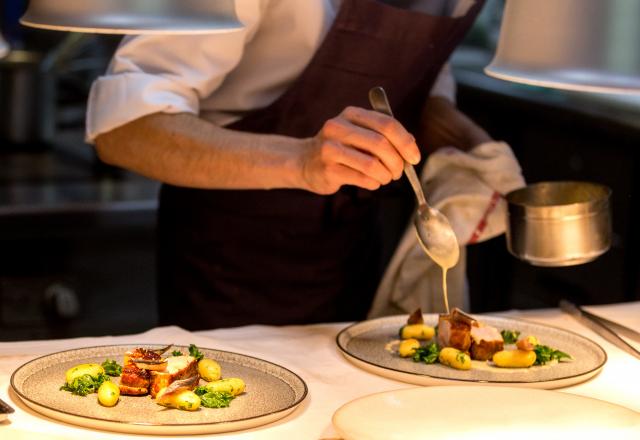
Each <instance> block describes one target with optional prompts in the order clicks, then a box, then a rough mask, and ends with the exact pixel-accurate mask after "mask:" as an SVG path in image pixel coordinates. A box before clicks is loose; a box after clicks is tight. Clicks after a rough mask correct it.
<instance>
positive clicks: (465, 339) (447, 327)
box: [438, 315, 471, 351]
mask: <svg viewBox="0 0 640 440" xmlns="http://www.w3.org/2000/svg"><path fill="white" fill-rule="evenodd" d="M438 345H440V347H453V348H457V349H458V350H461V351H467V350H469V347H470V346H471V326H470V325H469V324H467V323H466V322H462V321H454V320H453V319H452V318H451V316H450V315H440V317H439V319H438Z"/></svg>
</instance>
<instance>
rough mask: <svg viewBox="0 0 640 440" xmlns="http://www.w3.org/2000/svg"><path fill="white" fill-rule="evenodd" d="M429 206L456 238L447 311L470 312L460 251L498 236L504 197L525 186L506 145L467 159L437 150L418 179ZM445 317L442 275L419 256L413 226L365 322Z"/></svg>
mask: <svg viewBox="0 0 640 440" xmlns="http://www.w3.org/2000/svg"><path fill="white" fill-rule="evenodd" d="M420 180H421V182H422V183H423V186H424V188H425V194H426V197H427V200H428V201H429V203H430V204H431V205H433V206H435V207H436V208H437V209H439V210H440V211H441V212H442V213H443V214H444V215H445V216H447V218H448V219H449V222H450V223H451V226H452V227H453V230H454V231H455V233H456V237H457V238H458V243H459V244H460V246H461V249H460V261H459V263H458V264H457V265H456V266H455V267H453V268H452V269H450V270H449V271H448V274H447V285H448V291H449V306H450V307H461V308H464V309H467V310H468V309H469V307H468V306H469V302H468V288H467V283H466V276H465V271H466V261H465V259H466V252H465V246H466V245H467V244H473V243H477V242H480V241H484V240H488V239H490V238H493V237H495V236H497V235H500V234H502V233H503V232H504V231H505V228H506V223H505V222H506V209H507V207H506V201H505V200H504V197H503V195H504V194H506V193H508V192H510V191H513V190H514V189H518V188H521V187H523V186H524V184H525V182H524V178H523V177H522V172H521V169H520V165H519V164H518V161H517V159H516V158H515V156H514V154H513V152H512V151H511V148H510V147H509V145H507V144H506V143H505V142H486V143H484V144H481V145H478V146H477V147H475V148H474V149H472V150H471V151H469V152H468V153H465V152H463V151H461V150H459V149H457V148H453V147H447V148H441V149H439V150H438V151H437V152H435V153H433V154H432V155H431V156H429V158H428V159H427V163H426V165H425V167H424V169H423V172H422V175H421V177H420ZM418 307H420V308H422V311H423V312H425V313H436V312H443V311H444V301H443V299H442V271H441V269H440V267H439V266H437V265H436V264H435V263H434V262H433V261H432V260H431V259H430V258H429V257H428V256H427V255H426V254H425V253H424V251H423V250H422V248H421V247H420V244H419V243H418V239H417V236H416V233H415V228H414V226H413V220H412V221H411V222H410V223H409V225H408V226H407V229H406V231H405V233H404V235H403V237H402V239H401V240H400V243H399V245H398V247H397V249H396V251H395V253H394V255H393V257H392V258H391V261H390V262H389V266H388V267H387V270H386V271H385V274H384V276H383V278H382V281H381V282H380V285H379V286H378V290H377V292H376V295H375V297H374V301H373V304H372V306H371V309H370V311H369V315H368V318H370V319H371V318H376V317H379V316H387V315H393V314H402V313H410V312H412V311H413V310H415V309H416V308H418Z"/></svg>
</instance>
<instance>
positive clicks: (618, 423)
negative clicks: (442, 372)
mask: <svg viewBox="0 0 640 440" xmlns="http://www.w3.org/2000/svg"><path fill="white" fill-rule="evenodd" d="M333 424H334V426H335V428H336V431H337V432H338V434H339V435H340V436H341V437H342V438H343V439H344V440H352V439H354V440H355V439H357V440H394V439H398V440H407V439H450V438H451V439H456V440H460V439H474V440H478V439H491V440H498V439H509V440H512V439H518V440H522V439H536V440H540V439H560V438H567V439H569V438H576V437H569V435H572V436H575V435H580V437H579V438H583V439H592V438H594V439H595V438H615V439H616V440H621V439H625V440H631V439H634V440H637V439H639V438H640V413H637V412H635V411H632V410H630V409H628V408H625V407H622V406H618V405H614V404H612V403H608V402H604V401H601V400H596V399H590V398H587V397H582V396H577V395H573V394H566V393H561V392H557V391H546V390H536V389H527V388H513V387H493V386H485V387H476V386H460V387H426V388H410V389H404V390H397V391H388V392H384V393H378V394H372V395H369V396H365V397H361V398H359V399H356V400H353V401H351V402H349V403H347V404H346V405H344V406H342V407H341V408H339V409H338V410H337V411H336V412H335V414H334V415H333Z"/></svg>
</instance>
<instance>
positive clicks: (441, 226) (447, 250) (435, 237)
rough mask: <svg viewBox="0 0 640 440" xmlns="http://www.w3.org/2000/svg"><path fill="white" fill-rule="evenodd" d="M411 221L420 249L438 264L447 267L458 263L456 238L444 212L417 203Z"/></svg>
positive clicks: (458, 254) (458, 253)
mask: <svg viewBox="0 0 640 440" xmlns="http://www.w3.org/2000/svg"><path fill="white" fill-rule="evenodd" d="M413 223H414V225H415V227H416V235H417V236H418V242H420V246H421V247H422V250H424V251H425V253H426V254H427V255H429V257H430V258H431V259H432V260H433V261H434V262H435V263H436V264H437V265H438V266H440V267H442V268H443V269H449V268H452V267H453V266H455V265H456V264H457V263H458V260H459V259H460V248H459V247H458V239H457V238H456V234H455V233H454V232H453V228H452V227H451V224H450V223H449V220H448V219H447V217H445V216H444V214H442V213H441V212H440V211H438V210H437V209H433V208H431V207H429V206H428V205H418V209H417V210H416V214H415V216H414V219H413Z"/></svg>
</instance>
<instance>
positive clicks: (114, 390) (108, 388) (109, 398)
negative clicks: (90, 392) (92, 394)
mask: <svg viewBox="0 0 640 440" xmlns="http://www.w3.org/2000/svg"><path fill="white" fill-rule="evenodd" d="M119 398H120V388H119V387H118V385H116V384H115V383H113V382H103V383H102V385H100V388H98V402H100V404H101V405H104V406H114V405H115V404H116V403H118V399H119Z"/></svg>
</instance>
